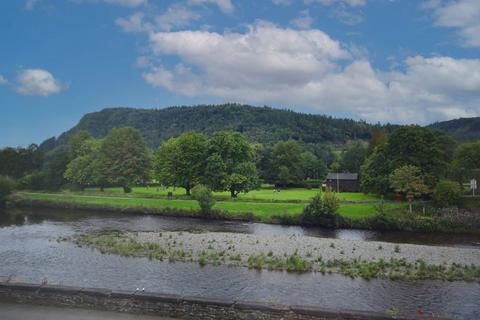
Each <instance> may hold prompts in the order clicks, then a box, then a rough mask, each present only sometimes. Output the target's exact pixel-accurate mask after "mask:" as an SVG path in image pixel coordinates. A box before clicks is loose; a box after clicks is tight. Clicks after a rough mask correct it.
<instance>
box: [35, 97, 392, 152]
mask: <svg viewBox="0 0 480 320" xmlns="http://www.w3.org/2000/svg"><path fill="white" fill-rule="evenodd" d="M119 127H134V128H136V129H138V130H140V132H141V133H142V135H143V136H144V138H145V142H146V143H147V145H148V146H149V147H151V148H156V147H158V146H159V145H160V143H161V142H162V141H165V140H167V139H168V138H171V137H175V136H179V135H180V134H181V133H183V132H186V131H196V132H199V133H205V134H208V135H211V134H213V133H215V132H219V131H228V130H231V131H238V132H241V133H243V134H244V136H245V137H246V138H247V139H248V140H249V141H251V142H259V143H262V144H268V145H272V144H274V143H276V142H278V141H284V140H288V139H293V140H298V141H303V142H304V143H307V144H310V143H344V142H346V141H348V140H351V139H365V140H366V139H369V138H370V136H371V131H372V128H373V127H376V126H374V125H371V124H368V123H366V122H363V121H354V120H350V119H336V118H332V117H329V116H324V115H313V114H304V113H297V112H293V111H290V110H280V109H273V108H269V107H253V106H249V105H240V104H222V105H199V106H193V107H192V106H191V107H187V106H181V107H169V108H165V109H133V108H109V109H104V110H101V111H99V112H93V113H89V114H86V115H85V116H84V117H83V118H82V119H81V120H80V122H79V123H78V124H77V125H76V126H75V127H73V128H72V129H70V130H69V131H67V132H65V133H63V134H62V135H61V136H60V137H59V138H58V139H56V140H55V139H49V140H46V141H45V142H44V143H43V144H42V145H41V148H42V149H44V150H51V149H53V148H55V147H58V146H61V145H66V144H67V143H68V138H69V137H70V136H71V135H72V133H74V132H76V131H79V130H86V131H88V132H89V133H90V134H91V135H92V136H93V137H94V138H103V137H104V136H106V135H107V133H108V132H109V131H110V130H111V129H113V128H119ZM389 127H390V126H387V131H390V130H389Z"/></svg>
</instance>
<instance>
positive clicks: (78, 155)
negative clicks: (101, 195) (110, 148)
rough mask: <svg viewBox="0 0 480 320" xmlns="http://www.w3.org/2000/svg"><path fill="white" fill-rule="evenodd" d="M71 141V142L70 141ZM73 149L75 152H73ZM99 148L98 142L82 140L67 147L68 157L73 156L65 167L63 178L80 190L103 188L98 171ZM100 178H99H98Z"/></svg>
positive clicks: (101, 173)
mask: <svg viewBox="0 0 480 320" xmlns="http://www.w3.org/2000/svg"><path fill="white" fill-rule="evenodd" d="M70 141H72V140H70ZM73 147H75V148H76V149H75V151H73ZM100 147H101V141H99V140H93V139H89V140H82V142H81V143H77V142H75V145H74V146H72V145H69V149H70V151H69V154H70V156H75V158H73V159H72V160H71V161H70V162H69V163H68V165H67V168H66V170H65V173H64V176H65V179H67V180H68V181H70V182H72V183H75V184H76V185H78V186H79V187H80V188H81V189H82V190H83V189H84V188H85V187H86V186H93V185H99V186H101V187H103V185H104V184H105V182H104V181H103V180H105V179H104V178H103V175H104V173H103V171H104V169H102V171H99V168H98V165H99V163H100ZM99 177H101V178H99Z"/></svg>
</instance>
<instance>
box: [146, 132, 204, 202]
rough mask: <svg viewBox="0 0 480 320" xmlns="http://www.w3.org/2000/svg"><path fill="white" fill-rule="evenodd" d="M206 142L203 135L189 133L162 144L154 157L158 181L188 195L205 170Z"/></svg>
mask: <svg viewBox="0 0 480 320" xmlns="http://www.w3.org/2000/svg"><path fill="white" fill-rule="evenodd" d="M207 142H208V139H207V137H206V136H205V135H203V134H200V133H196V132H193V131H190V132H186V133H183V134H182V135H180V136H179V137H177V138H170V139H168V140H167V141H165V142H164V143H162V145H161V146H160V148H159V149H158V150H157V152H156V154H155V157H154V172H155V176H156V178H157V179H158V181H159V182H160V183H162V184H164V185H166V186H177V187H183V188H185V190H186V194H187V195H190V190H191V189H192V188H193V187H194V186H195V185H196V184H198V183H199V182H200V181H201V177H202V175H203V173H204V170H205V162H206V158H207Z"/></svg>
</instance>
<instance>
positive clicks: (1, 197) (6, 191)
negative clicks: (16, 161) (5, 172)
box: [0, 176, 15, 207]
mask: <svg viewBox="0 0 480 320" xmlns="http://www.w3.org/2000/svg"><path fill="white" fill-rule="evenodd" d="M14 189H15V181H14V180H13V179H11V178H9V177H6V176H0V207H2V206H4V205H5V201H6V199H7V196H8V195H10V194H11V193H12V191H13V190H14Z"/></svg>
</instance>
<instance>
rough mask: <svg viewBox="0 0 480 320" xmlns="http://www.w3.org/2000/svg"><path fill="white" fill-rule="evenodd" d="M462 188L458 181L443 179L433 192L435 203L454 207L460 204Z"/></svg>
mask: <svg viewBox="0 0 480 320" xmlns="http://www.w3.org/2000/svg"><path fill="white" fill-rule="evenodd" d="M461 197H462V190H461V189H460V186H459V185H458V183H457V182H454V181H450V180H443V181H440V182H439V183H438V184H437V187H436V188H435V191H434V193H433V200H434V201H435V204H436V205H437V206H439V207H442V208H447V207H453V206H456V205H458V204H459V202H460V198H461Z"/></svg>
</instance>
